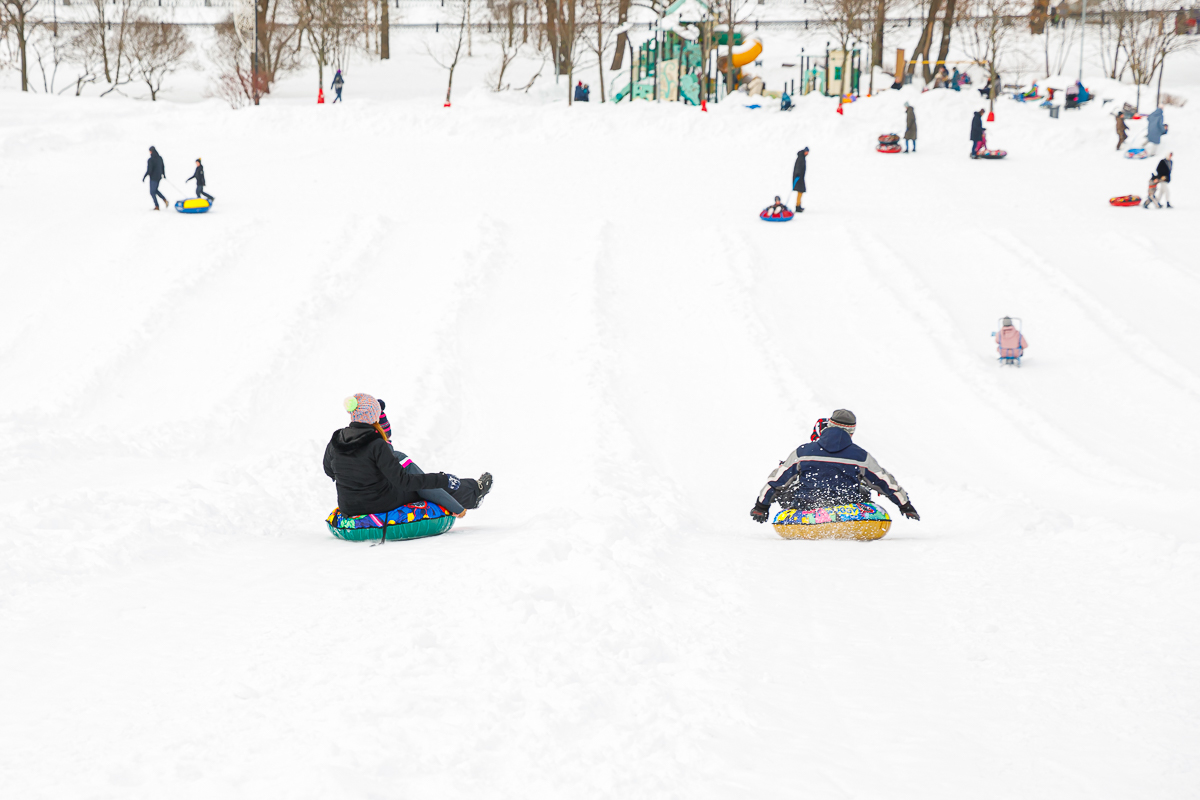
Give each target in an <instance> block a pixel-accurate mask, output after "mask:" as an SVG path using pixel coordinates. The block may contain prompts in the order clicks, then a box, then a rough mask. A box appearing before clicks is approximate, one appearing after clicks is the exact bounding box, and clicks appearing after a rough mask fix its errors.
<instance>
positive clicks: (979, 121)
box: [971, 108, 983, 158]
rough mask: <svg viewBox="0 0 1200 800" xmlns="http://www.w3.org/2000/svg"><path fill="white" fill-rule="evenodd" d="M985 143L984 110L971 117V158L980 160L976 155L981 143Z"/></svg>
mask: <svg viewBox="0 0 1200 800" xmlns="http://www.w3.org/2000/svg"><path fill="white" fill-rule="evenodd" d="M982 141H983V109H982V108H981V109H979V110H978V111H976V112H975V116H973V117H971V158H978V156H977V155H975V153H976V151H977V150H979V143H980V142H982Z"/></svg>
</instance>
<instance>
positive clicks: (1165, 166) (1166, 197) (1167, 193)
mask: <svg viewBox="0 0 1200 800" xmlns="http://www.w3.org/2000/svg"><path fill="white" fill-rule="evenodd" d="M1174 166H1175V154H1174V153H1167V157H1166V158H1164V159H1163V160H1162V161H1159V162H1158V169H1156V170H1154V175H1155V177H1157V178H1158V192H1156V197H1157V199H1158V201H1160V202H1163V203H1166V204H1167V208H1171V169H1172V168H1174Z"/></svg>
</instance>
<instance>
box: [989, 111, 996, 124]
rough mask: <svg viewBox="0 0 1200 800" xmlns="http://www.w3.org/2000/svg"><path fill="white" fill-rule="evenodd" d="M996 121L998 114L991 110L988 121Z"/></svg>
mask: <svg viewBox="0 0 1200 800" xmlns="http://www.w3.org/2000/svg"><path fill="white" fill-rule="evenodd" d="M995 121H996V114H995V112H993V111H989V112H988V122H995Z"/></svg>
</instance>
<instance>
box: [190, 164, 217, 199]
mask: <svg viewBox="0 0 1200 800" xmlns="http://www.w3.org/2000/svg"><path fill="white" fill-rule="evenodd" d="M192 179H195V181H196V197H205V198H208V202H210V203H211V202H212V201H213V196H212V195H211V194H209V193H208V192H206V191H204V165H203V164H201V163H200V159H198V158H197V159H196V171H195V172H193V173H192V177H191V178H188V181H190V180H192ZM184 183H187V181H184Z"/></svg>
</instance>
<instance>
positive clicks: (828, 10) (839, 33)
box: [817, 0, 874, 95]
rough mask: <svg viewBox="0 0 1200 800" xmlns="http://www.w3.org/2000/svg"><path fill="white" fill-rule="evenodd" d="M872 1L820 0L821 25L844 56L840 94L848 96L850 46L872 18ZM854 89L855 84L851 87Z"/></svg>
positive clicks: (818, 7) (818, 4)
mask: <svg viewBox="0 0 1200 800" xmlns="http://www.w3.org/2000/svg"><path fill="white" fill-rule="evenodd" d="M873 5H874V4H873V2H872V0H818V2H817V11H818V12H819V13H820V14H821V25H822V27H824V28H825V29H826V30H827V31H829V33H830V34H831V35H832V36H833V38H834V39H836V40H837V43H838V47H839V48H840V49H841V51H842V53H843V54H844V60H843V62H842V79H841V83H840V84H839V86H838V94H839V95H844V94H846V93H847V92H846V78H847V75H848V73H849V72H850V71H851V69H852V67H851V60H850V44H851V42H853V41H854V40H855V39H856V38H858V36H859V34H860V33H861V31H862V28H863V23H864V22H865V21H867V20H869V19H871V17H872V12H873V11H874V8H873ZM850 88H853V84H851V87H850Z"/></svg>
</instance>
